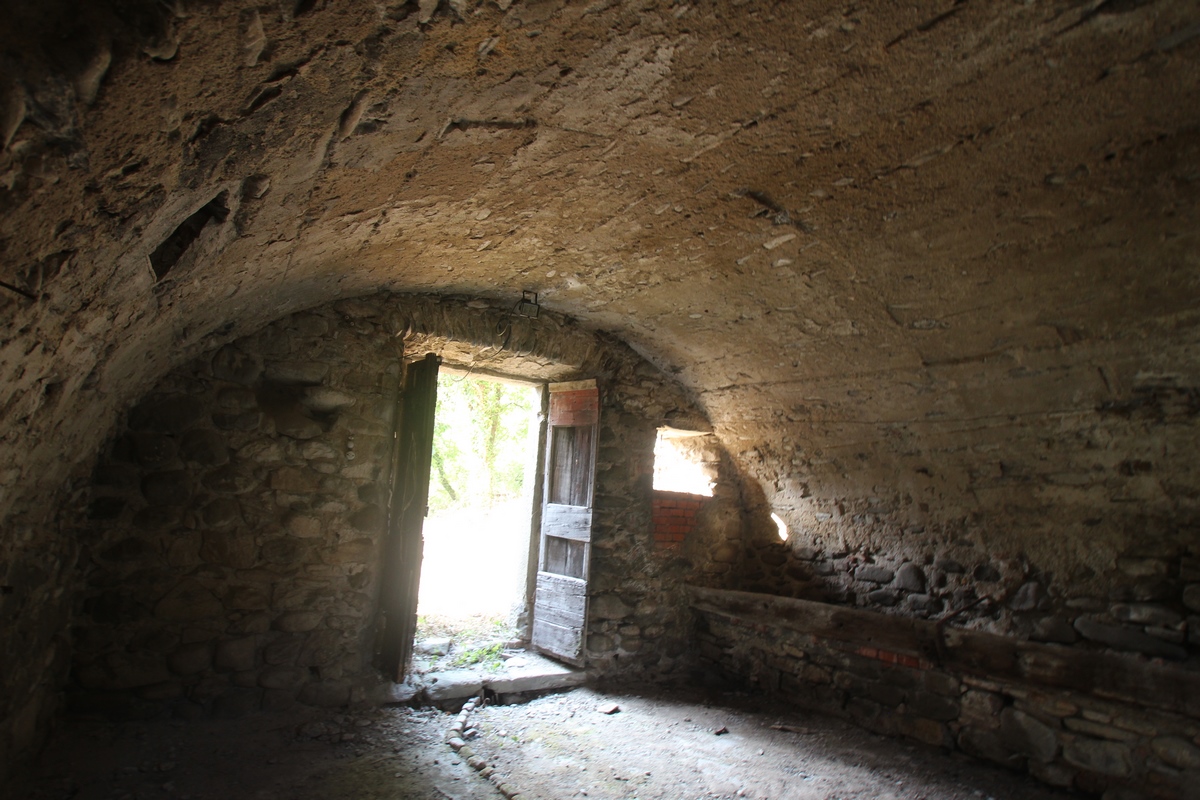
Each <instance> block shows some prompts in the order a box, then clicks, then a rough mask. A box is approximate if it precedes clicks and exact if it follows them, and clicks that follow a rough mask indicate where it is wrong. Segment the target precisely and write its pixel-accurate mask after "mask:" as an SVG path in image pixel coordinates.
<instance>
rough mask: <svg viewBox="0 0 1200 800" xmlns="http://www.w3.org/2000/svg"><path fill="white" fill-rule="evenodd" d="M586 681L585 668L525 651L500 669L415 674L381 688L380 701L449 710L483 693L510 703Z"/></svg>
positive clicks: (499, 700) (452, 670)
mask: <svg viewBox="0 0 1200 800" xmlns="http://www.w3.org/2000/svg"><path fill="white" fill-rule="evenodd" d="M586 682H587V672H585V671H584V670H582V669H577V668H574V667H568V666H566V665H564V664H560V663H559V662H557V661H552V660H551V659H549V658H545V657H543V656H540V655H537V654H535V653H530V652H525V653H521V654H520V655H518V656H515V657H513V658H510V659H509V660H508V661H506V662H504V666H503V667H501V668H500V669H498V670H488V669H485V668H482V667H477V668H469V667H464V668H461V669H448V670H440V671H436V672H427V673H425V674H423V675H414V676H412V677H411V678H410V680H409V681H408V682H407V683H403V684H397V683H393V684H390V685H385V686H383V687H381V690H382V691H381V693H380V695H381V696H379V697H377V702H378V703H379V704H380V705H394V704H411V703H419V704H426V705H434V706H438V707H446V706H451V705H456V704H457V703H458V702H459V701H465V700H467V699H468V698H472V697H479V696H480V695H481V694H483V695H485V696H487V697H495V698H496V700H497V702H500V703H510V702H519V701H520V700H522V699H527V698H528V696H529V695H534V694H541V693H544V692H552V691H558V690H560V689H570V688H572V687H575V686H581V685H583V684H584V683H586Z"/></svg>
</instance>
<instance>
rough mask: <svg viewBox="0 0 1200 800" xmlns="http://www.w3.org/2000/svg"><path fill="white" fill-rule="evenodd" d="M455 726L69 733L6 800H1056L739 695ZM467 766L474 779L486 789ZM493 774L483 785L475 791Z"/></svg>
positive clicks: (501, 711) (407, 722)
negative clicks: (459, 733) (458, 729)
mask: <svg viewBox="0 0 1200 800" xmlns="http://www.w3.org/2000/svg"><path fill="white" fill-rule="evenodd" d="M614 706H615V710H614ZM606 712H608V713H606ZM457 718H458V717H456V715H454V714H451V713H446V712H442V711H437V710H431V709H421V710H418V709H413V708H408V707H387V708H378V709H366V710H359V711H357V712H354V713H333V712H322V711H318V710H306V711H304V712H302V713H297V714H295V715H290V716H285V715H279V714H258V715H254V716H251V717H245V718H242V719H238V720H212V721H204V722H190V723H183V722H181V721H158V722H149V723H123V724H111V723H98V722H86V721H72V722H68V723H66V724H64V725H63V726H61V727H60V730H59V731H58V733H57V734H56V736H55V737H54V739H53V741H52V742H51V744H50V745H49V747H48V748H47V749H46V751H45V753H44V754H43V757H42V759H41V760H40V762H39V765H38V776H39V777H38V778H37V780H36V782H35V783H34V785H32V786H31V787H28V788H27V789H25V790H23V791H21V792H18V794H17V795H16V796H17V797H19V798H27V799H28V800H65V798H78V800H102V799H103V800H150V799H152V798H175V799H176V800H231V799H234V798H255V800H284V799H285V798H287V800H309V799H311V800H316V799H317V798H322V800H331V799H336V798H348V799H349V800H408V799H409V798H412V799H414V800H424V799H425V798H430V799H431V800H444V798H452V799H455V800H482V799H483V798H487V799H488V800H494V798H500V797H502V796H503V795H502V794H501V791H500V788H499V784H503V788H504V789H505V790H506V791H509V792H510V793H511V792H513V791H516V792H519V795H520V797H522V798H529V799H530V800H532V798H540V799H541V800H561V799H562V798H572V797H587V798H597V799H599V798H611V799H612V800H618V799H619V800H633V799H634V798H673V799H675V800H683V799H684V798H738V797H747V798H771V800H791V799H793V798H795V799H797V800H799V799H802V798H823V799H824V800H834V799H835V798H836V799H837V800H846V799H847V798H880V799H881V800H919V799H923V800H951V799H952V798H953V799H954V800H976V798H980V799H982V798H994V799H995V800H1007V799H1011V800H1016V799H1017V798H1020V800H1049V798H1060V799H1061V798H1063V797H1066V796H1067V795H1064V794H1061V793H1056V792H1052V791H1050V790H1048V789H1045V788H1042V787H1040V786H1038V785H1036V784H1034V783H1032V782H1030V781H1029V780H1028V779H1025V778H1023V777H1021V776H1019V775H1016V774H1012V773H1008V772H1005V771H1003V770H1000V769H995V768H991V767H988V766H986V765H981V764H978V763H975V762H972V761H969V760H967V759H965V758H962V757H957V756H950V755H947V754H945V753H943V752H941V751H939V750H937V749H935V748H931V747H926V746H923V745H917V744H912V743H907V742H898V741H892V740H888V739H883V738H880V737H877V736H873V735H871V734H869V733H866V732H863V731H861V730H859V729H857V728H854V727H852V726H849V725H847V724H845V723H842V722H840V721H838V720H833V719H829V718H826V717H821V716H817V715H812V714H807V713H804V712H801V711H796V710H790V709H784V708H780V707H779V706H778V705H777V704H776V703H773V702H772V701H770V700H768V699H765V698H759V697H750V696H747V695H743V694H738V693H719V692H704V691H700V690H695V689H688V690H682V689H681V690H659V691H656V692H654V693H642V692H634V691H629V690H618V689H611V690H606V691H601V690H597V689H592V688H580V689H575V690H573V691H570V692H567V693H563V694H555V695H547V696H544V697H541V698H537V699H535V700H532V701H531V702H529V703H526V704H523V705H509V706H498V705H489V706H484V707H481V708H478V709H475V710H474V711H472V712H470V714H469V716H468V717H467V724H466V726H465V730H464V735H463V738H464V739H465V740H466V743H467V747H468V748H469V749H468V750H464V751H460V752H455V751H454V749H452V748H451V746H450V745H449V744H447V739H448V732H449V731H450V729H451V727H452V726H453V724H454V722H455V721H456V719H457ZM470 751H473V753H474V754H473V755H471V754H470ZM468 758H471V759H474V760H475V764H476V765H479V764H480V760H481V761H483V762H486V766H484V767H482V769H483V773H481V772H477V771H476V770H475V769H473V768H472V766H470V765H468V763H467V760H468ZM489 768H490V769H489ZM493 770H494V774H492V775H491V780H488V779H485V778H484V777H482V775H483V774H485V773H488V772H491V771H493Z"/></svg>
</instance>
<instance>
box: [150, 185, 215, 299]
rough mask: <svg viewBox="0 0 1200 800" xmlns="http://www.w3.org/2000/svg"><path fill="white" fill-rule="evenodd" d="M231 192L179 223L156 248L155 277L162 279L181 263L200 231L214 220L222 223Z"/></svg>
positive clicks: (153, 258) (206, 204)
mask: <svg viewBox="0 0 1200 800" xmlns="http://www.w3.org/2000/svg"><path fill="white" fill-rule="evenodd" d="M228 196H229V193H228V192H221V193H220V194H219V195H217V196H216V197H214V198H213V199H212V200H209V201H208V202H207V203H205V204H204V205H203V206H201V207H200V210H199V211H197V212H196V213H195V214H192V215H191V216H190V217H188V218H187V219H185V220H184V221H183V222H181V223H180V224H179V227H178V228H176V229H175V230H174V232H172V233H171V235H170V236H168V237H167V238H166V239H164V240H163V243H162V244H160V245H159V246H158V247H157V248H155V250H154V252H153V253H151V254H150V266H151V267H152V268H153V269H154V277H155V279H156V280H160V281H161V280H162V279H163V278H164V277H166V274H167V273H168V272H170V271H171V268H172V267H174V266H175V265H176V264H178V263H179V259H181V258H183V254H184V253H186V252H187V250H188V248H189V247H191V246H192V243H193V242H195V241H196V239H198V238H200V233H201V232H202V231H203V230H204V229H205V228H206V227H208V224H209V223H210V222H212V221H213V220H216V221H217V224H220V223H222V222H224V221H225V219H226V218H227V217H228V216H229V206H228V205H226V202H227V200H228Z"/></svg>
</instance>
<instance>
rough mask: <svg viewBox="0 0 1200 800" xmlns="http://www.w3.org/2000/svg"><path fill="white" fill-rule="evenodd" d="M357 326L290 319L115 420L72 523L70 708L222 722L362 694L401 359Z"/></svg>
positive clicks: (167, 383)
mask: <svg viewBox="0 0 1200 800" xmlns="http://www.w3.org/2000/svg"><path fill="white" fill-rule="evenodd" d="M365 311H367V309H363V308H361V307H359V306H357V305H355V304H343V305H341V306H334V307H326V308H322V309H317V310H313V311H307V312H301V313H299V314H295V315H292V316H290V317H287V318H285V319H283V320H280V321H279V322H276V323H274V324H271V325H269V326H267V327H266V328H264V329H263V330H261V331H259V332H258V333H256V334H254V335H252V336H249V337H246V338H243V339H241V340H238V341H237V342H235V343H233V344H230V345H226V346H224V347H222V348H220V349H219V350H217V351H216V352H215V353H209V354H207V355H205V356H203V357H201V358H198V359H196V360H194V361H192V362H191V363H189V364H186V365H185V366H183V367H181V368H180V369H177V370H175V371H174V372H173V373H171V374H170V375H169V376H168V377H166V378H165V379H164V380H163V381H161V382H160V383H159V385H158V386H157V387H155V389H154V391H153V392H152V393H151V394H150V395H148V396H147V397H145V398H143V399H142V400H141V401H140V402H138V404H137V405H135V406H134V407H133V408H132V409H130V411H129V413H128V414H127V415H126V418H125V421H124V424H123V426H122V428H121V430H120V431H119V432H118V433H117V435H116V436H115V437H114V438H113V439H112V440H111V442H110V444H109V445H108V446H107V447H106V448H105V450H104V452H103V454H102V456H101V458H100V461H99V463H98V464H97V466H96V470H95V477H94V481H93V486H92V496H91V500H90V505H89V509H88V516H89V518H90V525H89V526H88V528H87V532H86V534H85V542H86V544H85V549H86V553H87V557H86V561H85V564H86V567H85V570H86V574H85V577H84V580H85V582H86V585H87V588H86V590H85V591H84V592H83V593H82V595H81V597H80V598H79V610H78V615H77V617H76V619H75V621H74V630H75V637H74V638H75V652H74V670H73V677H74V686H75V688H76V689H77V690H78V694H77V699H78V700H79V704H80V705H81V706H82V707H96V706H97V705H99V706H100V708H101V710H109V709H115V710H119V711H120V712H121V713H125V714H131V713H132V714H138V713H143V714H148V713H155V712H156V711H157V708H158V705H159V704H160V703H161V702H163V701H170V702H171V703H172V704H173V705H174V707H175V709H176V711H177V713H180V714H184V715H198V714H207V713H214V714H218V715H222V714H238V713H242V712H245V711H246V710H249V709H257V708H259V707H267V708H279V707H283V706H286V705H288V704H291V703H294V702H296V701H297V699H299V700H300V701H303V702H307V703H311V704H318V705H337V704H341V703H345V702H347V701H348V700H349V699H351V697H352V693H353V692H354V691H358V692H361V688H360V687H356V686H354V685H353V684H352V680H353V679H357V678H360V677H361V676H362V675H363V674H364V672H365V670H366V669H367V668H368V667H369V666H370V662H371V657H372V654H373V646H374V632H375V631H374V628H375V592H376V590H377V583H378V577H379V576H378V569H377V564H378V561H379V547H380V543H381V538H380V537H381V533H382V530H383V526H384V521H385V511H384V509H385V505H386V487H387V481H388V473H389V465H390V455H391V442H392V437H391V420H392V413H393V408H394V403H395V400H396V387H397V379H398V376H399V374H400V362H401V357H402V354H403V344H402V341H401V340H400V339H398V338H397V337H396V336H395V331H394V330H393V329H392V326H390V325H389V323H390V322H391V320H388V319H387V318H385V317H382V316H381V315H379V314H378V313H374V310H372V313H364V312H365Z"/></svg>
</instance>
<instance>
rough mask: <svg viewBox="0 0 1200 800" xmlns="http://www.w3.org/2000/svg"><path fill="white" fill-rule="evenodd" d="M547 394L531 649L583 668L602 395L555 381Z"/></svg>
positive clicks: (587, 384)
mask: <svg viewBox="0 0 1200 800" xmlns="http://www.w3.org/2000/svg"><path fill="white" fill-rule="evenodd" d="M549 392H550V403H549V405H550V413H549V419H548V422H547V425H548V427H549V430H548V432H547V436H546V442H547V452H546V470H545V476H546V478H545V480H546V486H545V490H544V491H543V495H542V497H543V505H542V527H541V536H540V542H539V547H538V573H537V586H536V589H535V591H534V607H533V646H534V648H535V649H537V650H540V651H541V652H543V653H546V654H548V655H552V656H554V657H556V658H560V659H562V660H563V661H567V662H569V663H572V664H582V663H583V644H584V643H583V636H584V631H585V629H586V627H587V587H588V572H589V568H590V562H591V549H592V545H591V542H592V499H593V493H594V490H595V475H596V444H597V441H598V439H599V423H600V393H599V390H598V389H597V388H596V382H595V381H578V382H575V383H569V384H550V386H549Z"/></svg>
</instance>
